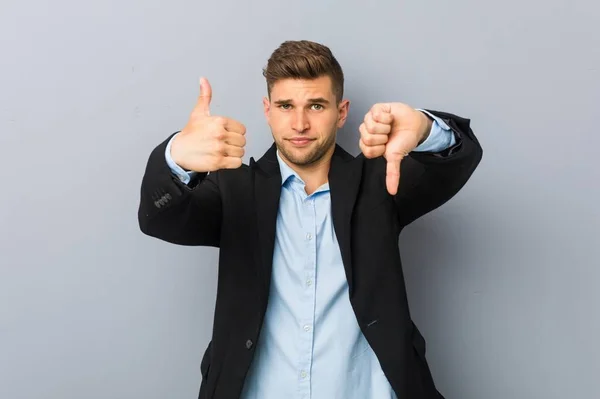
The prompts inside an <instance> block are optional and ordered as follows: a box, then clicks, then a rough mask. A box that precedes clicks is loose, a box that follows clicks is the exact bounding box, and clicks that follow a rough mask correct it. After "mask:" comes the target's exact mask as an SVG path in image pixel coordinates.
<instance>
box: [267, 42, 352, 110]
mask: <svg viewBox="0 0 600 399" xmlns="http://www.w3.org/2000/svg"><path fill="white" fill-rule="evenodd" d="M263 76H264V77H265V78H267V91H268V93H269V96H270V95H271V89H272V88H273V85H274V84H275V82H277V81H278V80H281V79H316V78H319V77H321V76H329V77H330V78H331V82H332V90H333V93H334V94H335V97H336V100H337V101H338V103H339V102H340V101H341V100H342V96H343V95H344V73H343V72H342V67H341V66H340V64H339V63H338V61H337V60H336V59H335V57H334V56H333V54H332V53H331V50H329V48H328V47H326V46H324V45H322V44H319V43H315V42H311V41H308V40H300V41H286V42H283V43H282V44H281V45H280V46H279V48H277V49H276V50H275V51H274V52H273V54H271V57H270V58H269V61H268V62H267V66H266V67H265V68H264V69H263Z"/></svg>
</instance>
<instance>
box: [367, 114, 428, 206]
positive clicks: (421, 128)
mask: <svg viewBox="0 0 600 399" xmlns="http://www.w3.org/2000/svg"><path fill="white" fill-rule="evenodd" d="M431 124H432V122H431V119H429V118H428V117H427V116H426V115H425V114H424V113H423V112H421V111H417V110H416V109H414V108H412V107H409V106H408V105H406V104H402V103H379V104H375V105H373V107H371V109H370V110H369V112H367V114H366V115H365V119H364V121H363V123H362V124H361V125H360V128H359V130H360V143H359V146H360V149H361V151H362V153H363V154H364V155H365V157H367V158H376V157H379V156H382V155H383V156H384V157H385V159H386V160H387V168H386V186H387V190H388V192H389V193H390V194H391V195H396V193H397V191H398V184H399V183H400V162H401V161H402V158H404V157H405V156H407V155H408V154H409V153H410V152H411V151H412V150H414V149H415V148H417V146H418V145H419V144H421V143H422V142H423V141H425V140H426V139H427V137H428V136H429V132H430V131H431Z"/></svg>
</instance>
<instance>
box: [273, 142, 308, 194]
mask: <svg viewBox="0 0 600 399" xmlns="http://www.w3.org/2000/svg"><path fill="white" fill-rule="evenodd" d="M277 162H278V163H279V170H280V172H281V185H282V186H283V185H285V183H287V181H288V180H289V179H290V178H292V177H295V178H296V179H298V180H299V181H300V182H301V183H302V184H305V183H304V181H303V180H302V179H301V178H300V176H298V173H296V172H295V171H294V169H292V168H290V167H289V165H288V164H287V163H285V161H284V160H283V159H282V158H281V155H279V150H277Z"/></svg>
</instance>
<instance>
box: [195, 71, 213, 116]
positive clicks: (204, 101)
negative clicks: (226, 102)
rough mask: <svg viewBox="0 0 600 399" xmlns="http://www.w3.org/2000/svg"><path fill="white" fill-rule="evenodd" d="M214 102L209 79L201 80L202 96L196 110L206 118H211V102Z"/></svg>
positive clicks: (199, 97)
mask: <svg viewBox="0 0 600 399" xmlns="http://www.w3.org/2000/svg"><path fill="white" fill-rule="evenodd" d="M211 100H212V87H211V86H210V83H209V81H208V79H206V78H200V95H199V96H198V103H197V104H196V109H197V110H198V111H199V112H200V113H202V114H203V115H204V116H210V101H211Z"/></svg>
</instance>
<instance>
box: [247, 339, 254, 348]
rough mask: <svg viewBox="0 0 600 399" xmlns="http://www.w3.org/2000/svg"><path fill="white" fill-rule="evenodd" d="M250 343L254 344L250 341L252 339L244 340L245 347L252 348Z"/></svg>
mask: <svg viewBox="0 0 600 399" xmlns="http://www.w3.org/2000/svg"><path fill="white" fill-rule="evenodd" d="M252 345H254V343H253V342H252V340H250V339H249V340H248V341H246V349H250V348H252Z"/></svg>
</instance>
